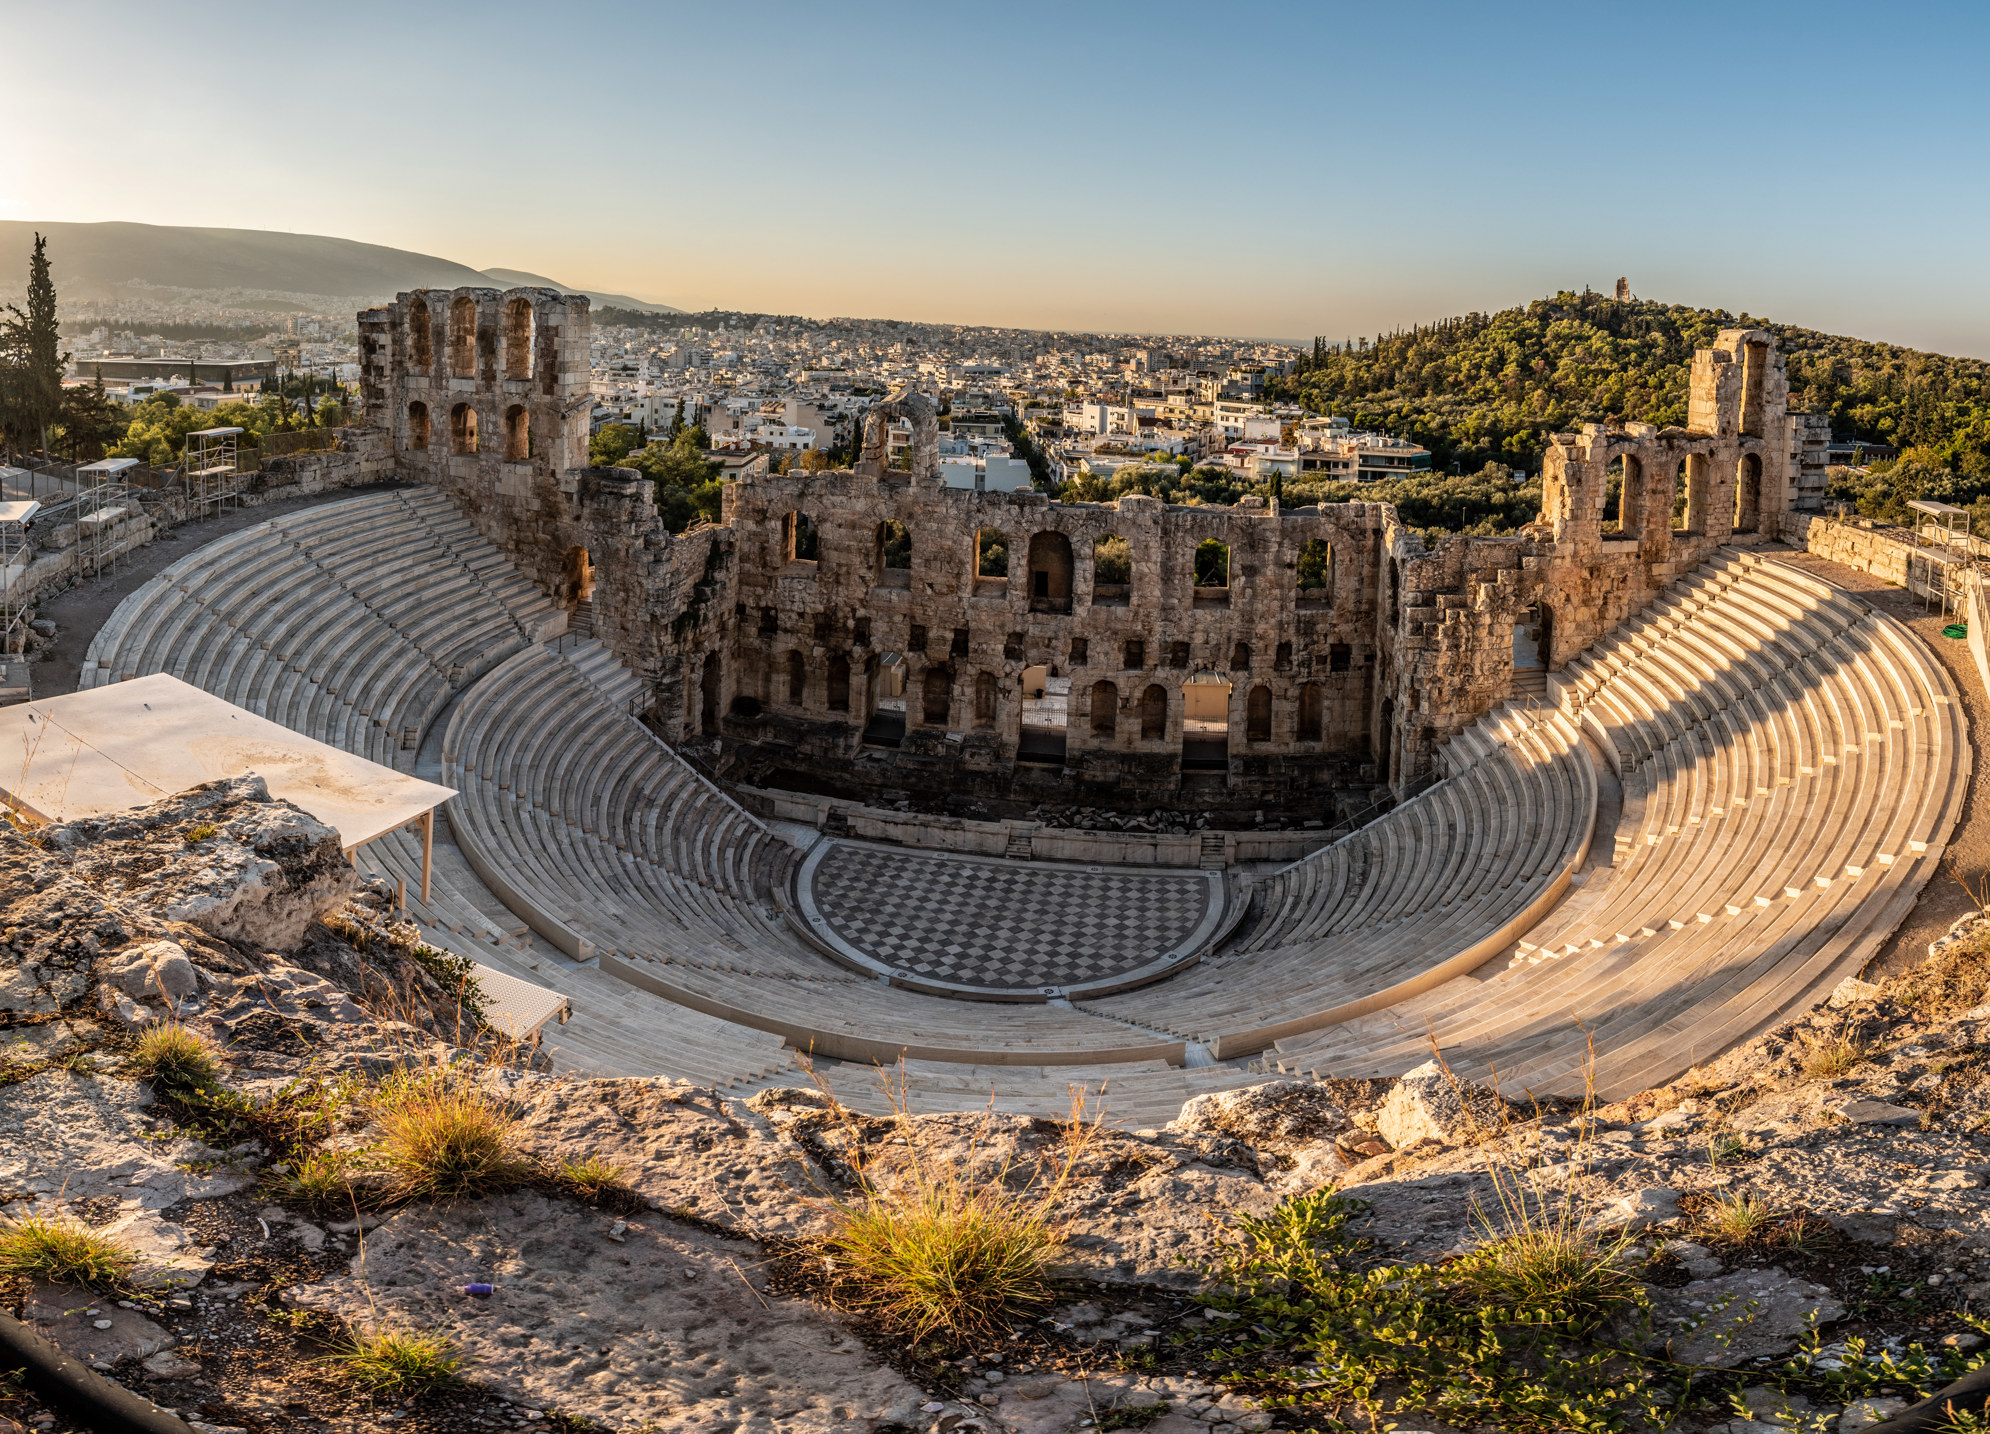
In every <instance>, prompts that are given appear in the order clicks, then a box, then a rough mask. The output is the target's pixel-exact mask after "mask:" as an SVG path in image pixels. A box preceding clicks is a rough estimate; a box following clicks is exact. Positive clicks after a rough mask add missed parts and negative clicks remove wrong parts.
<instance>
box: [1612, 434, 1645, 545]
mask: <svg viewBox="0 0 1990 1434" xmlns="http://www.w3.org/2000/svg"><path fill="white" fill-rule="evenodd" d="M1643 512H1644V465H1643V464H1642V463H1640V462H1638V460H1637V459H1636V458H1634V457H1632V456H1631V455H1630V454H1628V453H1626V454H1620V455H1618V456H1617V457H1615V458H1613V459H1611V460H1610V466H1609V468H1607V469H1606V470H1604V482H1603V536H1604V537H1606V538H1636V537H1639V536H1640V535H1641V534H1642V532H1643V527H1642V517H1641V515H1642V514H1643Z"/></svg>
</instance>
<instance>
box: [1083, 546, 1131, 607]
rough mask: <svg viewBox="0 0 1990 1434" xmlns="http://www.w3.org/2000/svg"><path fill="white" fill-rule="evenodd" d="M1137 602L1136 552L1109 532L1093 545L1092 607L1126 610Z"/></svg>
mask: <svg viewBox="0 0 1990 1434" xmlns="http://www.w3.org/2000/svg"><path fill="white" fill-rule="evenodd" d="M1132 599H1133V550H1132V549H1131V548H1129V547H1127V545H1126V539H1124V538H1122V537H1120V536H1119V535H1118V534H1117V533H1108V534H1106V536H1105V537H1103V538H1100V539H1099V540H1098V541H1097V542H1096V543H1093V544H1092V606H1093V607H1125V606H1127V604H1128V603H1130V602H1131V601H1132Z"/></svg>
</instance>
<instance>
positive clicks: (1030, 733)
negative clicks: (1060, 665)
mask: <svg viewBox="0 0 1990 1434" xmlns="http://www.w3.org/2000/svg"><path fill="white" fill-rule="evenodd" d="M1022 688H1023V726H1022V733H1021V736H1020V740H1019V741H1018V742H1017V743H1016V760H1017V761H1019V762H1036V763H1040V764H1042V765H1044V766H1057V767H1061V766H1063V765H1064V755H1065V752H1066V750H1067V740H1066V739H1067V735H1068V733H1069V729H1070V721H1071V679H1070V678H1068V677H1058V676H1056V675H1055V674H1054V673H1052V672H1051V670H1050V668H1049V667H1047V666H1044V665H1041V664H1039V665H1038V666H1035V667H1025V668H1024V669H1023V676H1022Z"/></svg>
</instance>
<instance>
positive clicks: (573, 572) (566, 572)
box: [560, 548, 594, 608]
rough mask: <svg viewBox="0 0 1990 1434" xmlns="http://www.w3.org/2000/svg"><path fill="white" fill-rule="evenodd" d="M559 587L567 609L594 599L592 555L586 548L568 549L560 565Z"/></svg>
mask: <svg viewBox="0 0 1990 1434" xmlns="http://www.w3.org/2000/svg"><path fill="white" fill-rule="evenodd" d="M560 580H561V586H562V587H563V588H564V589H565V596H566V603H567V606H568V607H570V608H571V607H575V606H577V605H579V604H580V603H584V602H591V601H593V599H594V555H593V554H592V553H590V552H588V550H587V549H586V548H568V549H567V555H566V557H565V558H563V559H562V560H561V563H560Z"/></svg>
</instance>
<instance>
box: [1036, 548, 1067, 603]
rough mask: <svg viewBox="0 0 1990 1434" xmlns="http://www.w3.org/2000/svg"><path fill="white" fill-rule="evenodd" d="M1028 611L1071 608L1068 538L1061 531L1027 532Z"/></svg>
mask: <svg viewBox="0 0 1990 1434" xmlns="http://www.w3.org/2000/svg"><path fill="white" fill-rule="evenodd" d="M1030 611H1031V612H1069V611H1071V540H1070V539H1069V538H1067V537H1065V536H1064V534H1062V533H1055V532H1044V533H1033V534H1031V535H1030Z"/></svg>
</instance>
